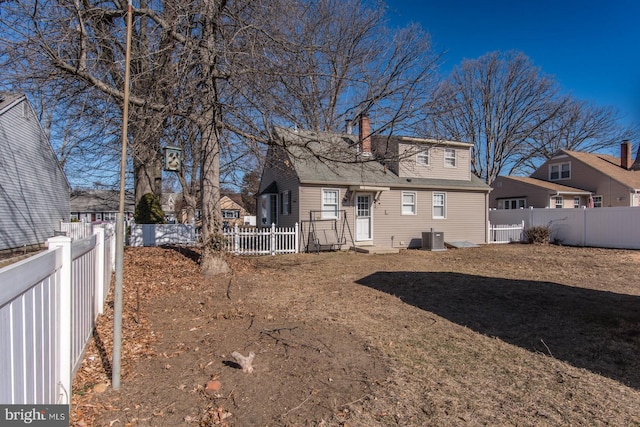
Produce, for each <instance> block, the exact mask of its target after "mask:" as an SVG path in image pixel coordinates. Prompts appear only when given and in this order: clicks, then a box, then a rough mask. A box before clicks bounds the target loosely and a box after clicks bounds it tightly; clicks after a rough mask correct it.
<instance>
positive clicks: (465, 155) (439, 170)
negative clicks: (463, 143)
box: [398, 144, 471, 181]
mask: <svg viewBox="0 0 640 427" xmlns="http://www.w3.org/2000/svg"><path fill="white" fill-rule="evenodd" d="M425 147H426V146H425ZM445 148H448V149H453V150H455V153H456V166H455V167H446V166H445V165H444V153H445ZM416 151H417V147H416V145H415V144H401V145H400V158H401V160H400V165H399V172H398V175H399V176H400V177H403V178H404V177H406V178H432V179H453V180H459V181H469V180H470V179H471V169H470V168H469V167H468V165H469V164H470V161H471V159H470V158H469V150H468V149H460V148H455V147H445V146H435V147H430V148H429V164H428V165H420V164H417V163H416V155H415V154H413V153H415V152H416ZM407 153H409V155H407Z"/></svg>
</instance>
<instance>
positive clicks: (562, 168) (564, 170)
mask: <svg viewBox="0 0 640 427" xmlns="http://www.w3.org/2000/svg"><path fill="white" fill-rule="evenodd" d="M570 178H571V163H570V162H565V163H556V164H553V165H549V180H550V181H557V180H559V179H570Z"/></svg>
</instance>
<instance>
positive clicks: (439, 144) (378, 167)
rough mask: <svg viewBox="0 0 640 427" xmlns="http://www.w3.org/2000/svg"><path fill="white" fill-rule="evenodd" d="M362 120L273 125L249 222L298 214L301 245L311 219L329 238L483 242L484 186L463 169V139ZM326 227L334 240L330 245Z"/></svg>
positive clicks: (364, 242)
mask: <svg viewBox="0 0 640 427" xmlns="http://www.w3.org/2000/svg"><path fill="white" fill-rule="evenodd" d="M368 129H370V124H369V122H368V119H366V118H364V122H361V123H360V134H361V135H360V136H356V135H352V134H347V133H345V134H339V133H316V132H310V131H303V130H291V129H283V128H276V129H275V130H274V141H272V144H271V146H270V148H269V150H268V153H267V158H266V162H265V167H264V170H263V173H262V178H261V182H260V189H259V193H258V208H257V210H258V212H257V222H258V226H259V227H266V226H270V225H271V224H272V223H273V224H276V225H277V226H282V227H293V226H294V224H295V223H299V224H300V226H301V234H302V236H303V240H304V241H303V242H302V243H303V245H302V248H303V249H305V247H306V248H308V249H311V248H310V247H309V246H310V242H312V241H313V237H312V236H310V233H311V232H313V231H314V229H315V230H316V231H319V232H318V233H317V234H318V235H320V234H321V235H322V237H318V239H319V241H320V244H322V243H323V242H324V243H328V246H329V247H330V248H331V247H336V248H337V247H342V244H344V245H346V247H345V249H346V248H348V247H351V246H352V245H355V246H356V247H362V249H365V248H366V247H368V246H369V247H371V246H373V247H379V248H395V249H400V248H410V247H420V246H421V245H422V233H423V232H430V231H434V232H442V233H444V236H443V237H444V240H445V241H447V242H454V241H468V242H472V243H476V244H481V243H486V242H487V219H488V194H489V191H490V187H489V186H488V185H486V184H485V183H484V182H482V181H481V180H479V179H478V178H476V177H475V176H474V175H473V174H472V173H471V167H470V150H471V147H472V146H471V144H466V143H460V142H452V141H436V140H428V139H421V138H411V137H387V136H370V135H368V134H369V130H368ZM363 135H364V136H363ZM381 159H386V160H385V162H384V163H383V162H382V161H381ZM389 159H391V160H390V161H389ZM331 232H334V234H336V233H335V232H337V234H338V240H340V239H342V238H343V241H341V242H340V243H341V244H340V245H337V246H332V245H331V243H332V242H333V241H335V239H332V238H331V237H327V236H328V234H331ZM307 236H309V237H308V239H307ZM314 236H316V234H314Z"/></svg>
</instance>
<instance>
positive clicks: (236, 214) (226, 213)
mask: <svg viewBox="0 0 640 427" xmlns="http://www.w3.org/2000/svg"><path fill="white" fill-rule="evenodd" d="M222 218H224V219H233V218H240V211H239V210H233V209H223V210H222Z"/></svg>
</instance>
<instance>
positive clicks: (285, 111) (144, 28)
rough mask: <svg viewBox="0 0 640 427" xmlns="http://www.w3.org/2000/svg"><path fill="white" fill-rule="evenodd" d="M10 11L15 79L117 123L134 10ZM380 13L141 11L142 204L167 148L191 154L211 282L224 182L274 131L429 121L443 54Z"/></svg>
mask: <svg viewBox="0 0 640 427" xmlns="http://www.w3.org/2000/svg"><path fill="white" fill-rule="evenodd" d="M9 4H10V9H4V10H3V12H1V13H0V33H2V34H3V38H2V40H0V43H1V51H2V61H3V63H4V65H5V66H3V70H10V71H11V72H13V74H12V77H13V78H14V79H16V82H19V81H22V82H37V84H41V85H45V86H52V87H53V86H55V87H57V88H59V91H58V92H56V93H53V92H52V96H51V99H54V98H55V97H64V98H66V99H68V100H70V102H71V101H72V100H74V99H75V96H76V95H81V98H83V99H85V100H86V99H94V100H95V106H96V107H95V108H94V111H95V110H97V109H98V107H97V106H100V108H101V109H104V111H105V115H104V116H103V117H109V118H110V119H109V120H108V122H109V123H110V124H112V123H113V122H112V120H111V118H113V117H118V116H119V115H121V108H122V102H123V95H124V94H123V84H124V82H123V75H124V73H123V61H124V40H125V35H124V32H125V24H124V23H125V16H126V10H127V4H126V2H125V1H124V0H113V1H111V2H104V1H98V0H86V1H83V2H78V1H75V0H57V1H56V0H45V1H42V2H36V3H33V2H30V1H27V0H24V1H23V0H15V1H13V2H11V3H9ZM380 7H382V5H381V4H379V5H377V7H369V6H367V3H365V2H361V1H357V0H349V1H346V2H340V1H337V0H317V1H311V2H309V1H302V0H269V1H267V0H252V1H249V0H242V1H233V2H231V1H227V0H199V1H187V0H174V1H171V2H168V1H162V0H140V2H139V4H138V6H137V7H135V8H134V15H135V20H134V35H133V40H134V43H133V46H132V54H131V57H132V60H131V95H130V98H129V99H130V118H129V130H130V135H129V140H130V145H129V147H130V153H129V154H130V155H131V158H132V166H133V177H134V183H135V184H134V185H135V188H136V195H137V197H138V198H140V197H142V195H143V194H144V193H147V192H154V193H159V192H160V191H161V185H160V177H161V172H160V157H159V155H158V153H159V151H160V148H161V146H162V145H163V143H167V142H169V143H170V144H171V145H175V144H178V145H180V146H182V147H183V150H184V152H185V154H186V159H187V162H186V163H185V165H186V166H187V167H186V168H185V169H183V171H182V172H181V173H180V174H178V175H177V178H178V179H179V181H180V183H181V185H182V187H183V190H184V193H185V200H186V202H187V204H188V205H189V206H190V207H191V209H195V207H196V197H199V198H200V199H201V203H200V207H201V212H202V226H203V232H202V236H203V255H202V268H203V271H204V272H206V273H213V274H215V273H219V272H224V271H227V269H228V266H227V265H226V263H225V262H224V257H222V256H221V249H222V247H221V243H222V240H221V235H220V232H221V226H222V221H221V213H220V206H219V201H220V190H221V182H224V181H225V180H229V181H231V180H237V179H238V178H239V177H240V176H241V175H242V174H241V173H240V174H238V173H237V171H238V170H239V168H240V167H243V168H246V170H251V169H253V168H254V167H255V166H256V156H258V155H260V154H261V151H262V147H263V146H262V145H261V144H262V143H266V142H269V141H270V130H271V127H272V126H273V125H274V124H284V125H302V126H305V127H309V128H312V129H323V130H336V129H337V128H339V127H341V126H342V125H343V124H344V121H345V120H346V119H352V118H353V117H355V116H357V115H358V114H360V113H362V112H365V113H368V114H371V115H375V117H376V123H379V124H380V126H379V129H378V131H383V130H391V129H396V128H398V127H399V126H405V125H406V126H412V125H414V124H415V123H416V122H418V121H419V119H418V118H419V117H421V115H422V116H424V111H425V109H424V108H423V106H424V105H425V102H426V100H427V98H428V94H429V90H430V88H431V87H430V82H431V77H432V72H433V70H434V69H435V62H436V59H437V57H435V56H432V55H431V52H430V51H429V43H428V37H427V35H426V34H424V33H423V32H421V31H419V29H418V28H412V29H407V30H405V31H401V32H398V33H393V32H390V31H389V30H387V29H385V27H384V25H383V24H384V19H383V17H384V13H383V12H382V11H381V9H379V8H380ZM5 60H6V61H5ZM7 75H8V74H7ZM78 112H82V109H81V108H78ZM92 113H93V112H92ZM87 147H88V146H87ZM195 183H197V185H196V184H195ZM196 187H197V188H196Z"/></svg>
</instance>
